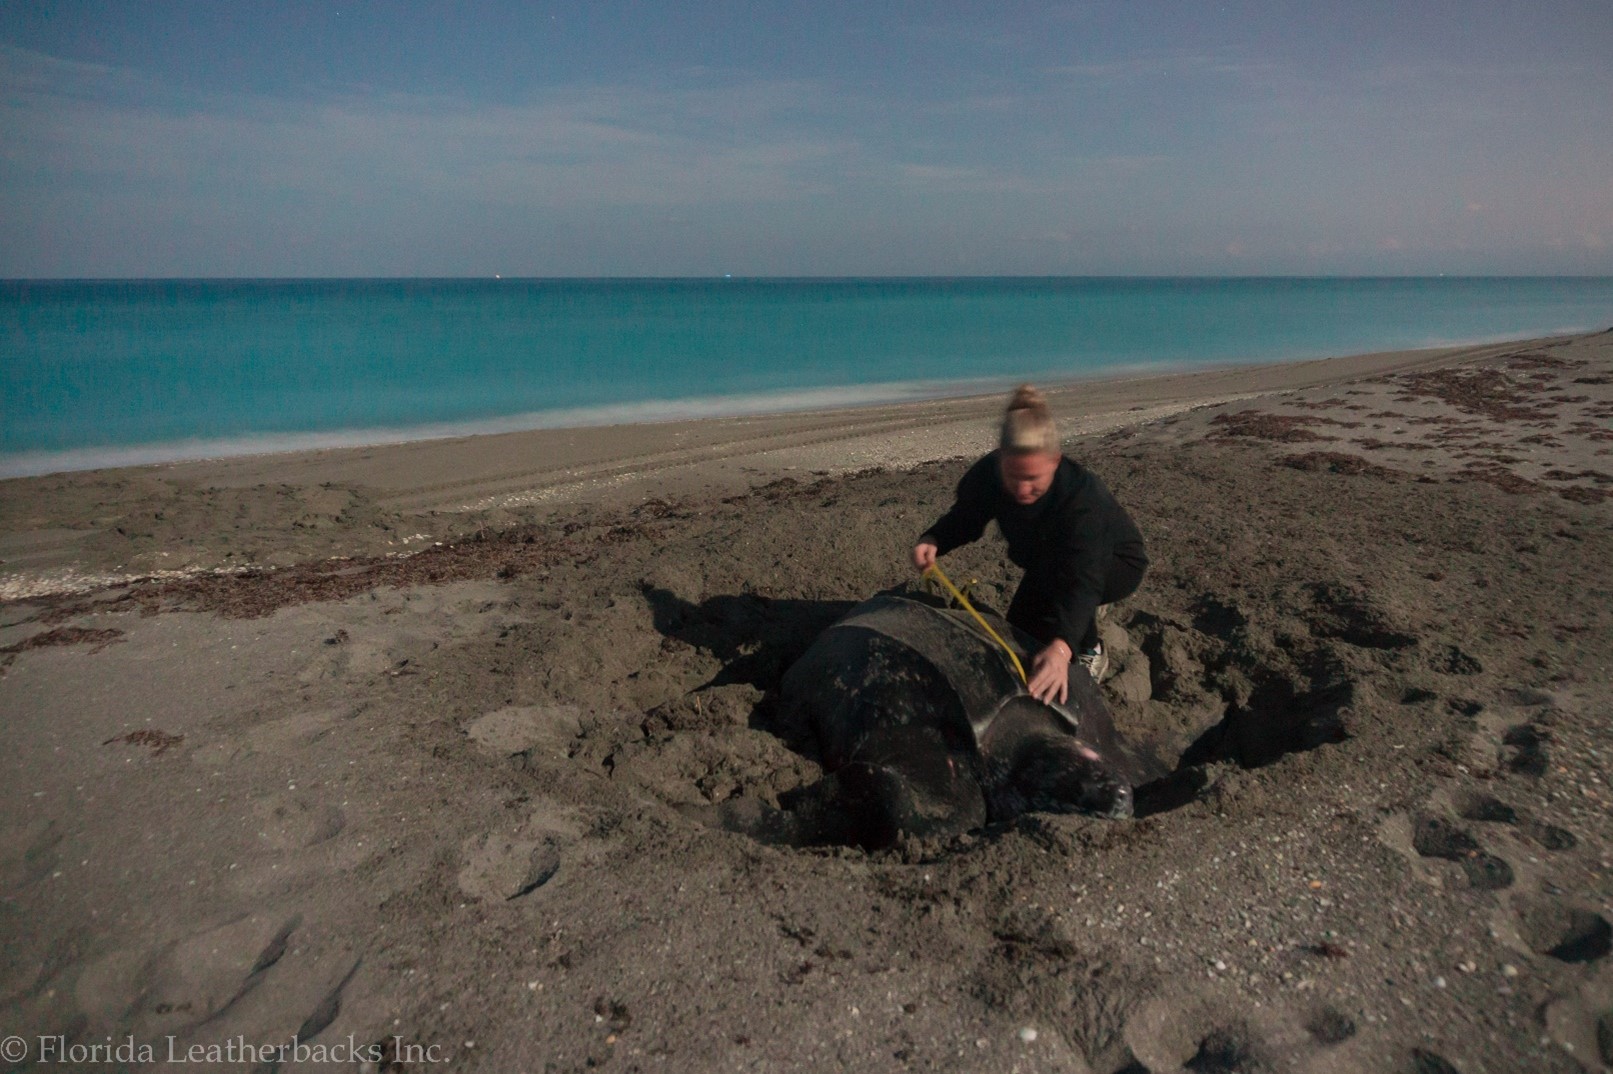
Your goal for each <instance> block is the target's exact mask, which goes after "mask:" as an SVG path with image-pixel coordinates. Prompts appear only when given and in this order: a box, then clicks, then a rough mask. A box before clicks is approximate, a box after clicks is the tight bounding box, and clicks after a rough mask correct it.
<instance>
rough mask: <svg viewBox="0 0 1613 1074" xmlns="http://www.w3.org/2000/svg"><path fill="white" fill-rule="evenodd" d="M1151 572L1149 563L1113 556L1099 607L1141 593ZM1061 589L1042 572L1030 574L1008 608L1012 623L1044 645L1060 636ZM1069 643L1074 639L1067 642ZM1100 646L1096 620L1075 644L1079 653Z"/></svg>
mask: <svg viewBox="0 0 1613 1074" xmlns="http://www.w3.org/2000/svg"><path fill="white" fill-rule="evenodd" d="M1147 570H1148V561H1147V560H1146V559H1140V558H1139V559H1132V558H1130V557H1126V558H1122V557H1120V556H1113V557H1111V558H1110V560H1109V569H1108V571H1107V572H1105V574H1104V578H1103V593H1102V594H1101V595H1100V597H1099V599H1098V603H1099V604H1113V603H1114V602H1115V601H1117V600H1125V599H1126V598H1127V597H1129V596H1131V595H1132V594H1133V593H1135V592H1137V587H1138V586H1139V585H1141V584H1142V580H1143V573H1144V572H1145V571H1147ZM1056 592H1057V589H1056V587H1055V584H1054V582H1053V580H1052V579H1051V578H1050V577H1049V576H1048V575H1046V574H1044V573H1041V572H1039V571H1026V572H1025V577H1024V578H1023V579H1021V580H1020V583H1019V589H1018V590H1017V591H1016V592H1015V593H1014V599H1013V601H1012V603H1010V604H1009V605H1008V621H1009V622H1010V623H1012V624H1014V625H1015V626H1016V627H1018V628H1019V629H1021V630H1023V631H1024V632H1025V633H1027V634H1029V635H1030V636H1031V637H1033V638H1035V639H1036V640H1037V641H1039V642H1041V643H1043V644H1044V645H1045V644H1047V643H1048V642H1050V641H1052V640H1053V639H1054V638H1056V637H1058V635H1059V620H1058V606H1057V604H1056V602H1055V600H1054V595H1055V594H1056ZM1064 640H1065V642H1066V643H1070V642H1071V639H1069V638H1065V639H1064ZM1097 644H1098V621H1097V619H1096V617H1094V618H1093V619H1092V620H1091V621H1089V622H1088V623H1087V624H1086V632H1085V633H1084V634H1082V635H1081V638H1080V640H1079V641H1078V642H1074V643H1072V648H1074V649H1075V651H1076V652H1081V651H1082V650H1085V649H1092V648H1094V647H1095V646H1096V645H1097Z"/></svg>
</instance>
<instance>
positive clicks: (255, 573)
mask: <svg viewBox="0 0 1613 1074" xmlns="http://www.w3.org/2000/svg"><path fill="white" fill-rule="evenodd" d="M594 528H598V529H600V531H601V532H600V533H598V534H596V535H595V539H594V541H588V540H586V539H584V538H583V537H582V536H581V535H580V536H579V537H578V538H577V539H571V538H566V537H561V538H556V537H553V536H551V535H549V534H547V533H545V532H544V531H543V530H542V529H541V528H539V527H533V526H522V527H517V528H513V529H510V530H506V531H502V532H495V531H489V530H480V531H478V532H476V533H474V534H472V535H471V536H469V537H466V538H464V539H462V540H458V541H450V542H445V543H443V544H440V545H437V546H434V547H432V548H427V549H424V550H422V551H420V552H416V553H414V554H413V555H410V556H401V557H368V558H363V559H329V560H321V561H318V562H313V563H299V564H295V565H293V566H289V567H277V568H263V569H256V570H247V571H239V572H234V573H227V574H202V575H196V576H194V577H190V578H176V579H164V580H160V581H157V580H145V581H135V582H132V583H129V585H128V587H127V588H126V589H125V590H124V592H123V593H122V594H120V595H119V597H118V598H117V600H118V601H119V602H120V603H121V602H124V601H127V602H130V603H132V604H134V605H135V606H136V607H138V608H139V609H140V612H141V614H143V615H155V614H157V613H158V612H163V611H210V612H216V613H217V614H219V615H222V616H224V617H225V618H228V619H255V618H260V617H262V616H266V615H271V614H273V613H274V612H276V611H278V610H279V609H281V608H284V607H288V606H290V605H294V604H307V603H310V602H314V601H336V600H346V599H347V598H349V597H354V596H357V595H358V594H360V593H365V592H368V591H369V590H372V589H378V588H381V587H383V586H398V587H407V586H415V585H446V584H448V583H450V582H462V581H471V580H475V579H481V578H495V577H496V578H502V579H509V578H514V577H516V576H517V575H520V574H525V573H528V572H530V571H534V570H542V569H545V568H547V567H548V566H550V565H552V564H554V563H556V562H559V561H562V560H571V561H578V560H584V559H587V558H590V551H589V549H590V545H593V544H597V543H600V542H601V541H603V542H605V543H610V542H611V541H612V537H611V535H610V531H611V529H612V528H613V527H611V526H605V527H594ZM622 539H623V538H622V537H621V536H619V535H618V536H616V537H615V538H614V540H615V541H616V542H620V541H621V540H622ZM48 604H49V606H48V607H47V608H46V610H45V612H44V613H43V614H42V616H41V618H42V619H44V620H45V621H47V622H49V621H55V622H60V621H62V620H65V619H70V618H72V617H74V616H77V615H83V614H85V613H87V612H91V611H95V610H98V608H100V607H101V606H102V604H101V602H100V601H99V600H97V599H96V598H94V597H91V598H84V597H77V598H71V599H69V598H63V599H61V600H57V601H49V602H48ZM67 629H69V630H72V629H76V628H67ZM114 633H116V632H114ZM61 644H65V643H61Z"/></svg>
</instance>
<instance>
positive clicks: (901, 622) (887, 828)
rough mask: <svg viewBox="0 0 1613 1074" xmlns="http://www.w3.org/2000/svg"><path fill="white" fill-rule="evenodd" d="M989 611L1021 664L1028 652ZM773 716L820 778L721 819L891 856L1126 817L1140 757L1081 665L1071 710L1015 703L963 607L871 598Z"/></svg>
mask: <svg viewBox="0 0 1613 1074" xmlns="http://www.w3.org/2000/svg"><path fill="white" fill-rule="evenodd" d="M984 614H986V617H987V620H988V621H989V622H990V623H991V624H992V627H993V629H995V630H996V631H997V633H998V634H999V635H1000V636H1001V637H1003V638H1005V639H1011V640H1012V641H1013V642H1015V643H1016V644H1017V647H1018V648H1019V650H1020V659H1021V661H1022V662H1024V663H1025V664H1026V665H1027V666H1028V665H1029V662H1030V660H1029V657H1028V656H1027V655H1025V653H1026V651H1027V650H1033V647H1034V644H1035V643H1034V642H1032V641H1030V639H1028V638H1026V637H1025V636H1024V635H1021V634H1019V633H1018V632H1017V631H1015V630H1014V629H1013V628H1012V627H1010V626H1009V625H1008V623H1007V622H1006V621H1004V620H1003V619H1001V618H1000V617H998V616H996V615H994V614H992V613H984ZM781 693H782V696H781V703H782V717H783V719H784V721H785V722H786V724H789V725H793V726H796V727H804V728H809V729H810V730H811V732H812V733H813V734H814V735H815V736H816V738H817V741H818V745H819V750H820V753H821V756H822V760H823V766H824V770H825V772H826V773H827V775H826V776H825V777H824V778H823V779H821V780H819V781H818V782H816V783H814V784H812V785H810V786H807V787H803V788H800V789H798V790H796V791H793V792H789V793H787V794H785V795H783V796H781V798H780V804H781V805H782V806H783V808H782V809H773V808H771V807H769V806H767V805H765V804H763V803H761V802H759V801H758V800H756V799H731V800H730V801H729V802H726V803H724V804H723V806H722V807H720V810H719V818H720V821H721V823H722V824H723V825H724V826H725V827H728V828H730V829H733V830H737V831H744V832H747V833H749V834H751V835H753V836H755V837H756V838H758V839H762V840H764V841H766V842H772V843H787V844H793V845H810V844H824V843H843V844H850V845H860V846H864V847H869V848H877V847H886V846H891V845H893V844H895V843H897V842H898V841H900V840H901V839H903V838H904V837H914V838H932V837H941V836H949V835H955V834H960V833H962V832H965V831H969V830H970V829H973V828H978V827H980V826H982V825H983V824H985V823H987V822H988V821H1002V820H1007V819H1010V818H1012V817H1014V816H1017V815H1019V814H1021V813H1025V812H1054V813H1073V812H1079V813H1089V814H1094V815H1097V816H1104V817H1126V816H1130V815H1131V811H1132V787H1133V784H1134V782H1136V781H1137V777H1138V776H1139V775H1140V774H1141V771H1140V769H1141V762H1139V760H1138V759H1137V758H1136V757H1135V756H1134V755H1133V753H1132V752H1131V750H1130V749H1129V748H1128V747H1127V746H1126V745H1125V744H1124V743H1122V742H1121V741H1120V740H1119V738H1118V736H1117V735H1116V734H1115V731H1114V726H1113V723H1112V721H1111V720H1110V717H1109V711H1108V709H1107V707H1106V706H1105V705H1104V703H1103V697H1102V695H1101V694H1100V692H1099V691H1098V688H1097V685H1096V684H1095V683H1094V682H1093V681H1092V679H1091V676H1089V675H1088V674H1087V673H1086V671H1085V670H1084V669H1083V668H1081V666H1080V665H1079V664H1077V665H1074V669H1073V671H1072V672H1071V675H1070V692H1069V700H1068V702H1067V703H1065V704H1044V703H1043V702H1041V701H1038V700H1036V699H1035V698H1033V697H1032V696H1031V695H1030V694H1029V693H1028V692H1026V689H1025V686H1024V683H1023V682H1022V681H1021V680H1020V678H1019V675H1018V673H1017V672H1016V671H1015V669H1014V667H1013V664H1012V662H1011V661H1010V660H1009V658H1008V656H1007V654H1006V652H1005V651H1004V650H1003V649H1002V647H1001V646H999V645H998V644H997V643H995V642H994V641H992V640H991V639H990V638H989V637H988V636H987V635H986V633H985V632H984V631H982V630H981V629H980V627H979V625H978V624H977V623H975V622H974V621H973V619H972V618H971V617H970V616H969V615H968V614H967V613H966V612H964V611H961V610H949V609H945V608H942V607H938V606H936V605H935V604H932V603H927V602H925V601H924V600H920V599H915V598H913V597H910V596H903V595H898V594H890V593H886V594H881V595H879V596H876V597H873V598H872V599H870V600H867V601H864V602H863V603H862V604H859V605H858V606H857V607H856V608H853V609H852V610H851V612H850V613H849V614H847V615H846V616H845V617H844V618H843V619H841V620H840V621H839V622H837V623H835V624H834V625H833V626H831V627H830V628H829V629H828V630H826V631H824V633H823V634H822V635H820V636H819V637H818V639H817V640H816V641H815V642H814V643H813V645H812V647H811V648H810V649H808V650H807V652H806V653H805V654H804V655H803V656H802V657H801V658H800V660H798V661H797V662H796V663H795V664H794V665H793V666H792V667H791V668H790V669H789V671H788V672H787V673H786V674H785V676H784V681H783V684H782V691H781Z"/></svg>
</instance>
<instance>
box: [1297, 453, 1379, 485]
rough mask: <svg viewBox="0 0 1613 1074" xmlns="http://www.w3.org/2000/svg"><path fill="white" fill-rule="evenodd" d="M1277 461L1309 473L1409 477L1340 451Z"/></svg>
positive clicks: (1302, 455)
mask: <svg viewBox="0 0 1613 1074" xmlns="http://www.w3.org/2000/svg"><path fill="white" fill-rule="evenodd" d="M1279 461H1280V462H1281V463H1282V465H1284V466H1288V467H1292V468H1293V469H1295V470H1305V471H1307V472H1309V473H1326V474H1348V475H1351V476H1367V477H1379V478H1384V479H1387V480H1391V481H1393V480H1398V479H1399V478H1402V477H1409V476H1411V475H1410V474H1407V473H1406V472H1405V471H1404V470H1395V469H1391V468H1390V467H1388V466H1379V465H1377V464H1376V463H1371V462H1368V461H1367V460H1365V459H1363V458H1362V457H1361V456H1359V455H1349V454H1346V453H1345V452H1342V451H1307V452H1305V453H1304V454H1301V455H1285V456H1283V457H1282V459H1281V460H1279Z"/></svg>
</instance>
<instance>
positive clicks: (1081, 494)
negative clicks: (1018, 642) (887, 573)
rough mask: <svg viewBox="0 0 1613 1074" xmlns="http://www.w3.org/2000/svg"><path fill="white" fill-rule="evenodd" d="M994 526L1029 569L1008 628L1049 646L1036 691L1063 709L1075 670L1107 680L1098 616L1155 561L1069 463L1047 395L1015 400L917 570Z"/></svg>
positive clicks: (1110, 502)
mask: <svg viewBox="0 0 1613 1074" xmlns="http://www.w3.org/2000/svg"><path fill="white" fill-rule="evenodd" d="M993 519H995V520H996V522H997V526H998V528H999V529H1000V530H1001V531H1002V535H1003V538H1004V539H1005V540H1006V541H1007V542H1008V558H1009V559H1011V560H1013V562H1014V564H1015V565H1016V566H1019V567H1021V568H1023V569H1024V571H1025V577H1024V578H1023V579H1021V581H1020V583H1019V591H1018V592H1016V593H1015V594H1014V599H1013V602H1012V603H1011V604H1009V606H1008V621H1009V622H1010V623H1012V624H1014V625H1015V626H1016V627H1018V628H1019V629H1021V630H1023V631H1024V632H1025V633H1027V634H1029V635H1030V636H1031V637H1033V638H1035V639H1036V640H1037V641H1039V642H1041V643H1042V645H1043V648H1042V650H1041V651H1040V652H1038V653H1037V654H1036V656H1035V659H1034V660H1033V662H1032V665H1031V671H1030V681H1029V683H1028V686H1029V689H1030V692H1031V694H1032V695H1034V696H1035V697H1036V698H1037V699H1038V700H1041V701H1050V700H1056V701H1060V702H1063V701H1064V700H1065V699H1066V698H1067V696H1068V694H1069V672H1070V663H1071V661H1072V660H1073V659H1074V657H1075V654H1076V653H1077V652H1079V653H1080V654H1081V663H1082V664H1083V665H1084V666H1085V668H1086V670H1087V671H1088V672H1090V673H1091V674H1092V677H1093V679H1094V680H1101V679H1102V678H1103V675H1104V673H1105V671H1106V670H1107V669H1108V664H1109V661H1108V657H1107V656H1106V655H1105V654H1104V651H1103V643H1102V642H1100V641H1099V640H1098V624H1097V612H1098V609H1099V607H1100V606H1102V605H1105V604H1112V603H1114V602H1115V601H1117V600H1121V599H1123V598H1125V597H1128V596H1130V595H1131V594H1132V593H1134V592H1136V591H1137V586H1138V584H1139V583H1141V582H1142V578H1143V572H1144V571H1146V570H1147V569H1148V556H1147V555H1146V553H1145V552H1144V550H1143V539H1142V535H1141V534H1140V533H1138V532H1137V524H1136V523H1135V522H1133V521H1132V520H1131V516H1130V515H1128V514H1126V512H1125V509H1124V508H1122V507H1121V506H1120V505H1119V504H1118V503H1116V502H1115V498H1114V496H1112V495H1111V494H1110V492H1109V490H1108V489H1107V488H1105V487H1104V485H1103V482H1102V481H1099V480H1098V478H1097V475H1095V474H1093V473H1091V472H1090V471H1088V470H1086V469H1084V468H1082V467H1081V466H1080V464H1078V463H1076V462H1074V461H1072V460H1070V459H1067V458H1065V457H1064V455H1063V451H1062V449H1061V447H1060V444H1059V437H1058V430H1057V429H1056V428H1054V425H1053V415H1052V412H1051V411H1049V410H1048V408H1047V401H1046V400H1045V399H1044V398H1043V397H1042V393H1041V392H1039V391H1037V390H1036V389H1035V388H1032V387H1031V386H1030V385H1028V384H1027V385H1024V386H1022V387H1020V388H1019V389H1018V390H1016V391H1015V392H1014V394H1013V396H1012V397H1011V398H1010V399H1009V401H1008V409H1007V410H1006V412H1005V413H1004V414H1003V423H1002V434H1001V437H1000V438H999V441H998V448H997V450H996V451H993V452H992V453H991V454H989V455H987V456H986V457H985V458H983V459H981V460H980V461H979V462H977V463H975V464H974V465H973V466H971V467H970V468H969V472H968V473H966V474H964V475H963V480H961V481H959V482H958V498H957V502H956V503H955V504H953V505H952V509H951V510H950V511H948V512H947V513H946V514H945V515H943V516H941V519H940V521H938V522H937V523H936V524H935V525H933V526H931V527H930V528H929V529H928V530H927V531H926V532H925V534H924V536H922V537H920V538H919V541H918V544H917V545H915V546H914V548H913V565H914V566H916V567H917V568H918V569H919V570H920V571H924V570H928V569H929V568H930V566H931V565H932V564H934V563H935V561H936V558H937V557H939V556H944V555H946V554H947V553H948V552H950V551H952V550H953V549H954V548H957V547H959V546H960V545H965V544H968V543H969V542H971V541H975V540H978V539H979V538H980V535H981V534H983V533H984V532H985V530H986V523H987V522H990V521H992V520H993Z"/></svg>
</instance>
